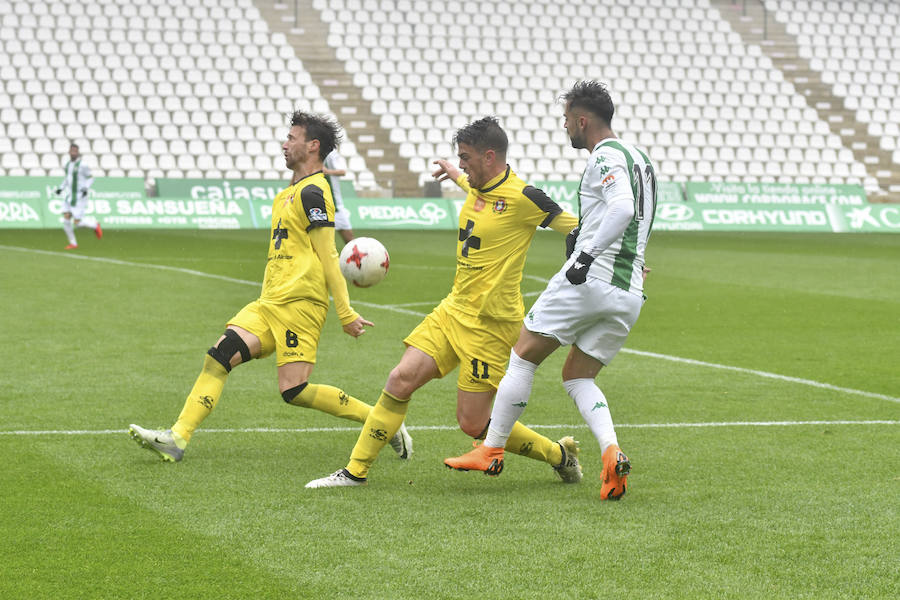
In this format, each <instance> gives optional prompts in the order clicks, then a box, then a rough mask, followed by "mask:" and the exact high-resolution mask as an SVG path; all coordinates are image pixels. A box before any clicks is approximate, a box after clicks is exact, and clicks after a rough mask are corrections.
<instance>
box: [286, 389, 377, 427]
mask: <svg viewBox="0 0 900 600" xmlns="http://www.w3.org/2000/svg"><path fill="white" fill-rule="evenodd" d="M290 404H293V405H294V406H302V407H304V408H314V409H316V410H321V411H322V412H324V413H328V414H329V415H334V416H336V417H340V418H342V419H350V420H351V421H356V422H358V423H363V422H365V420H366V417H368V416H369V412H370V411H371V410H372V407H371V406H369V405H368V404H366V403H365V402H360V401H359V400H357V399H356V398H354V397H353V396H348V395H347V394H345V393H344V391H343V390H340V389H338V388H336V387H334V386H330V385H316V384H309V385H307V386H306V387H305V388H303V391H302V392H300V393H299V394H297V395H296V396H294V398H293V399H292V400H291V401H290Z"/></svg>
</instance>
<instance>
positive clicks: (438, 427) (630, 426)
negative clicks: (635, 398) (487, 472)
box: [0, 419, 900, 436]
mask: <svg viewBox="0 0 900 600" xmlns="http://www.w3.org/2000/svg"><path fill="white" fill-rule="evenodd" d="M804 425H900V421H890V420H884V419H874V420H867V421H848V420H837V421H826V420H822V421H719V422H709V423H617V424H616V429H683V428H689V427H798V426H804ZM528 427H532V428H534V429H586V428H587V425H585V424H584V423H581V424H579V425H562V424H560V425H535V424H532V425H528ZM407 429H409V430H410V431H456V430H457V429H458V426H456V425H411V426H409V427H407ZM355 431H359V427H231V428H221V427H220V428H217V429H204V430H203V433H334V432H349V433H353V432H355ZM122 433H128V430H127V429H94V430H91V429H73V430H62V429H48V430H43V431H28V430H17V431H0V435H23V436H24V435H110V434H116V435H118V434H122Z"/></svg>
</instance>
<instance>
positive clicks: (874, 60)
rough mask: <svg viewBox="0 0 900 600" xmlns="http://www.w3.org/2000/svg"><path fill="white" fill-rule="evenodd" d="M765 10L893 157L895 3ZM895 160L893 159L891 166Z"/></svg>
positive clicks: (899, 91) (897, 52)
mask: <svg viewBox="0 0 900 600" xmlns="http://www.w3.org/2000/svg"><path fill="white" fill-rule="evenodd" d="M766 6H767V7H768V9H769V10H770V11H772V13H773V15H774V18H775V19H776V20H778V21H779V22H781V23H784V24H785V25H786V28H787V31H788V32H789V33H791V34H793V35H795V36H796V38H797V44H798V46H799V48H800V55H801V56H803V57H804V58H806V59H808V60H809V61H810V65H811V66H812V68H813V69H815V70H816V71H819V72H820V73H821V76H822V80H823V81H824V82H825V83H827V84H829V85H830V86H832V90H833V92H834V94H835V96H837V97H840V98H843V99H844V105H845V106H846V107H847V108H848V109H850V110H852V111H854V112H855V115H856V119H857V120H858V121H859V122H861V123H866V124H867V125H868V132H869V134H871V135H872V136H874V137H876V138H877V139H879V141H880V148H881V149H882V150H884V151H887V152H888V153H895V152H896V150H897V149H898V148H900V47H898V46H897V39H898V37H900V4H898V3H897V2H833V1H832V2H823V1H819V0H811V1H807V0H777V1H776V0H767V2H766ZM898 158H900V155H897V154H894V155H893V162H894V164H895V165H896V164H898V163H900V160H898ZM871 185H872V184H871V182H869V185H867V187H871ZM895 191H900V190H895Z"/></svg>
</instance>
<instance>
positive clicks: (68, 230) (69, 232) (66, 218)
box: [62, 212, 78, 250]
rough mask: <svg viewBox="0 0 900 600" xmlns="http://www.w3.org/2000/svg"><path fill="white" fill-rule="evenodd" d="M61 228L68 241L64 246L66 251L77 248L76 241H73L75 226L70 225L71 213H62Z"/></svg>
mask: <svg viewBox="0 0 900 600" xmlns="http://www.w3.org/2000/svg"><path fill="white" fill-rule="evenodd" d="M62 228H63V231H64V232H65V234H66V239H67V240H69V245H68V246H66V250H72V249H74V248H77V247H78V240H76V239H75V225H74V224H73V223H72V213H70V212H66V213H63V223H62Z"/></svg>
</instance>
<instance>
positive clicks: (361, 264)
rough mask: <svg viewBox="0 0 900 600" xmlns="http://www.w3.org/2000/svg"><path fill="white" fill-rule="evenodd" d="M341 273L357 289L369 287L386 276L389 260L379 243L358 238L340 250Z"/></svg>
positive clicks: (365, 238)
mask: <svg viewBox="0 0 900 600" xmlns="http://www.w3.org/2000/svg"><path fill="white" fill-rule="evenodd" d="M340 261H341V273H342V274H343V275H344V279H346V280H347V281H349V282H350V283H352V284H353V285H355V286H357V287H370V286H373V285H375V284H376V283H378V282H379V281H381V280H382V279H384V276H385V275H387V272H388V267H389V266H390V264H391V258H390V257H389V256H388V252H387V250H385V248H384V246H382V245H381V242H379V241H378V240H376V239H375V238H370V237H360V238H356V239H353V240H350V241H349V242H347V245H346V246H344V249H343V250H341V258H340Z"/></svg>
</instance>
